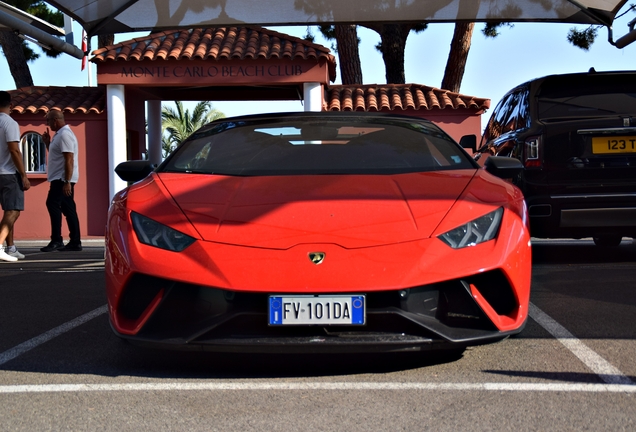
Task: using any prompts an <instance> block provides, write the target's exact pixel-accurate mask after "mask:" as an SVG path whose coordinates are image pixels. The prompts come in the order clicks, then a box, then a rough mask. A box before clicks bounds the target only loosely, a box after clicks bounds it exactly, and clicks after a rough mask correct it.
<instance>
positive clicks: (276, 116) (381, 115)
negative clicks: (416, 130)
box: [213, 111, 434, 124]
mask: <svg viewBox="0 0 636 432" xmlns="http://www.w3.org/2000/svg"><path fill="white" fill-rule="evenodd" d="M319 118H324V119H326V120H337V119H347V121H351V119H352V118H353V119H360V120H364V121H369V120H372V119H374V118H376V119H378V120H379V119H382V120H387V119H393V120H401V121H417V122H421V123H428V124H434V123H433V122H431V121H430V120H426V119H424V118H421V117H414V116H407V115H401V114H393V113H385V112H366V111H345V112H342V111H294V112H277V113H265V114H250V115H244V116H237V117H227V118H222V119H218V120H215V121H214V122H213V123H222V122H224V121H228V120H231V121H248V120H249V121H267V120H280V119H319Z"/></svg>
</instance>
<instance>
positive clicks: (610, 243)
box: [593, 235, 623, 247]
mask: <svg viewBox="0 0 636 432" xmlns="http://www.w3.org/2000/svg"><path fill="white" fill-rule="evenodd" d="M593 239H594V244H595V245H596V246H600V247H617V246H618V245H619V244H621V241H622V240H623V237H621V236H619V235H600V236H596V237H593Z"/></svg>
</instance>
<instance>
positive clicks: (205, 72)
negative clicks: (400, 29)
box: [91, 27, 335, 87]
mask: <svg viewBox="0 0 636 432" xmlns="http://www.w3.org/2000/svg"><path fill="white" fill-rule="evenodd" d="M93 54H94V57H93V58H92V60H91V61H93V62H95V63H97V64H98V68H97V78H98V82H99V84H124V85H134V86H202V87H207V86H236V85H248V86H254V85H257V86H258V85H268V84H269V85H272V84H274V85H276V84H282V85H285V84H291V83H303V82H305V83H306V82H319V83H323V84H327V83H329V81H330V79H331V80H333V79H335V59H334V56H333V55H332V54H330V52H329V50H328V49H326V48H325V47H323V46H320V45H316V44H313V43H311V42H309V41H305V40H302V39H299V38H295V37H293V36H289V35H284V34H282V33H278V32H274V31H271V30H267V29H263V28H246V27H228V28H211V29H194V30H179V31H172V32H168V31H166V32H162V33H156V34H152V35H149V36H147V37H146V38H136V39H133V40H131V41H127V42H124V43H122V44H118V45H113V46H109V47H106V48H102V49H100V50H96V51H94V52H93Z"/></svg>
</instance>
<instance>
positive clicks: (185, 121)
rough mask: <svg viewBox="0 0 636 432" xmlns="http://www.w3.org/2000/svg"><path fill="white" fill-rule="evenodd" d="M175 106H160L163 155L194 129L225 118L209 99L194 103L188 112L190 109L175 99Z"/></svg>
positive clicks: (175, 146) (168, 152)
mask: <svg viewBox="0 0 636 432" xmlns="http://www.w3.org/2000/svg"><path fill="white" fill-rule="evenodd" d="M175 105H176V108H172V107H169V106H163V107H161V132H162V133H161V136H162V138H161V147H162V149H163V157H166V156H167V155H168V154H170V153H171V152H172V151H173V150H174V149H175V148H177V147H178V146H179V145H180V144H181V143H182V142H183V141H185V139H186V138H188V137H189V136H190V135H192V133H193V132H194V131H196V130H197V129H199V128H200V127H201V126H204V125H206V124H208V123H210V122H211V121H214V120H217V119H220V118H225V114H223V113H222V112H221V111H219V110H217V109H216V108H214V107H212V103H211V102H210V101H202V102H199V103H197V104H196V106H195V107H194V109H193V110H192V114H190V110H188V109H184V108H183V102H181V101H175Z"/></svg>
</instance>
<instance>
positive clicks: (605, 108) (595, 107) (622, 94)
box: [538, 75, 636, 120]
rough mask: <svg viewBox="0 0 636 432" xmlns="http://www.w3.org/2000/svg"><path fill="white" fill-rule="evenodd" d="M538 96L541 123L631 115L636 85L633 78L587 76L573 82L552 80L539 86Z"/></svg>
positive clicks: (634, 103)
mask: <svg viewBox="0 0 636 432" xmlns="http://www.w3.org/2000/svg"><path fill="white" fill-rule="evenodd" d="M538 96H539V105H538V107H539V112H538V114H539V118H540V119H541V120H550V119H561V118H581V117H599V116H606V115H633V113H634V107H635V106H636V82H635V80H634V76H633V75H629V76H622V75H616V76H602V77H601V76H594V75H589V76H587V77H586V79H585V80H574V81H573V82H572V81H570V82H564V81H563V80H561V79H556V78H555V79H553V80H547V81H546V82H545V83H544V84H543V86H542V87H541V90H540V92H539V94H538Z"/></svg>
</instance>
